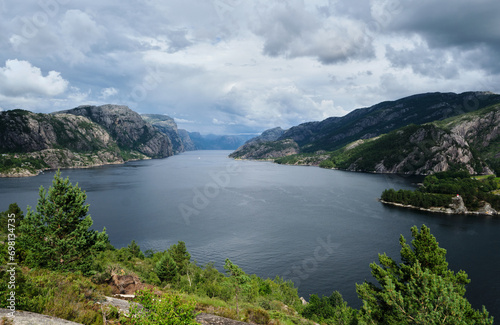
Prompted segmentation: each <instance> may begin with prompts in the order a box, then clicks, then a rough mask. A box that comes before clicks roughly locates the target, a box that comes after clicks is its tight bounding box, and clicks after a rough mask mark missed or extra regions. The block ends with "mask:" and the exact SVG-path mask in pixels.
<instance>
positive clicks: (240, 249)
mask: <svg viewBox="0 0 500 325" xmlns="http://www.w3.org/2000/svg"><path fill="white" fill-rule="evenodd" d="M229 153H230V152H229V151H195V152H188V153H184V154H181V155H178V156H174V157H170V158H168V159H162V160H149V161H139V162H131V163H127V164H125V165H120V166H107V167H101V168H92V169H79V170H63V171H62V175H63V177H66V176H69V178H70V180H71V181H72V182H73V183H76V182H78V183H79V186H80V187H82V188H83V189H84V190H86V192H87V195H88V198H87V203H90V214H91V216H92V218H93V220H94V228H95V229H98V230H102V228H103V227H106V229H107V232H108V234H109V236H110V239H111V242H112V244H113V245H115V246H116V247H122V246H126V245H127V244H129V243H130V242H131V241H132V240H133V239H134V240H136V241H137V242H138V243H139V245H140V246H141V248H142V249H143V250H145V249H150V248H151V249H155V250H165V249H167V248H168V247H169V246H170V245H171V244H174V243H177V241H179V240H182V241H184V242H186V245H187V247H188V250H189V251H190V253H191V255H192V258H193V259H195V260H196V261H198V263H199V264H205V263H207V262H214V263H215V266H216V267H217V268H218V269H219V270H222V266H223V264H224V260H225V259H226V258H229V259H231V260H232V261H233V263H235V264H237V265H239V266H240V267H242V268H243V269H244V270H245V271H246V272H247V273H250V274H252V273H255V274H257V275H259V276H261V277H270V278H274V277H275V276H277V275H279V276H283V277H285V278H286V279H292V280H293V281H294V282H295V283H296V285H297V286H298V288H299V294H300V295H302V296H304V297H305V298H306V299H308V296H309V294H312V293H316V294H319V295H330V294H331V293H332V291H333V290H338V291H340V292H341V293H342V295H343V296H344V298H345V299H346V300H347V301H348V302H349V304H350V305H351V306H353V307H356V308H358V307H359V306H360V305H361V302H360V300H359V299H358V298H357V296H356V292H355V283H361V282H363V281H364V280H365V279H367V280H370V281H371V280H372V277H371V274H370V268H369V264H370V263H371V262H373V261H376V260H377V257H378V255H377V254H378V253H384V252H385V253H387V254H388V255H389V256H391V257H393V258H398V257H399V249H400V246H399V236H400V234H403V235H404V236H405V237H406V238H407V240H409V239H411V232H410V228H411V227H412V226H413V225H417V226H418V227H420V226H421V225H422V224H426V225H427V226H429V227H430V228H431V231H432V233H433V234H434V235H435V236H436V237H437V239H438V241H439V243H440V246H441V247H444V248H446V249H447V250H448V255H447V256H448V262H449V264H450V265H449V266H450V268H451V269H453V270H456V271H458V270H460V269H463V270H465V271H466V272H467V273H468V274H469V278H470V279H472V282H471V284H470V285H469V286H468V290H467V297H468V298H469V300H470V301H471V303H472V304H473V306H474V307H475V308H480V306H481V305H482V304H484V305H486V308H487V309H488V310H489V311H490V313H491V314H492V315H493V316H497V318H499V317H500V281H499V280H498V275H499V274H500V249H499V248H500V236H499V234H500V219H499V218H487V217H466V216H444V215H433V214H426V213H420V212H414V211H409V210H404V209H399V208H392V207H386V206H384V205H382V204H380V203H379V202H378V201H377V197H379V196H380V193H381V192H382V191H383V190H384V189H386V188H389V187H392V188H396V189H399V188H414V187H415V181H416V180H415V179H408V178H404V177H400V176H387V175H371V174H361V173H349V172H342V171H332V170H324V169H320V168H314V167H296V166H281V165H276V164H272V163H266V162H254V161H234V160H232V159H229V158H227V155H228V154H229ZM53 175H54V173H53V172H46V173H45V174H43V175H39V176H37V177H32V178H22V179H0V209H1V210H2V211H4V210H6V209H7V207H8V205H9V203H12V202H17V203H18V204H19V206H20V207H21V208H22V209H23V210H24V211H26V206H27V205H30V206H32V207H35V206H36V201H37V198H38V188H39V186H40V185H43V186H44V187H45V188H48V187H49V186H50V185H51V182H52V178H53Z"/></svg>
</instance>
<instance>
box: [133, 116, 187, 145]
mask: <svg viewBox="0 0 500 325" xmlns="http://www.w3.org/2000/svg"><path fill="white" fill-rule="evenodd" d="M141 117H142V118H143V119H144V120H145V121H146V122H148V123H150V124H151V125H153V126H154V127H155V128H157V129H158V130H159V131H160V132H162V133H164V134H166V135H167V136H168V138H169V139H170V142H171V143H172V149H173V151H174V153H175V154H178V153H181V152H184V151H186V149H185V148H184V142H183V141H182V138H181V136H180V135H179V130H178V129H177V123H175V121H174V119H173V118H171V117H169V116H167V115H161V114H142V115H141Z"/></svg>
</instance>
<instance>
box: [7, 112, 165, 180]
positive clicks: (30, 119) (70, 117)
mask: <svg viewBox="0 0 500 325" xmlns="http://www.w3.org/2000/svg"><path fill="white" fill-rule="evenodd" d="M0 154H1V155H0V176H11V177H17V176H30V175H36V174H38V172H39V171H40V170H44V169H48V168H51V169H55V168H82V167H92V166H100V165H105V164H118V163H123V162H124V161H126V160H130V159H147V158H162V157H168V156H170V155H172V154H173V151H172V145H171V143H170V140H169V138H168V137H167V136H166V135H165V134H162V133H160V132H159V131H157V130H156V129H155V128H154V127H153V126H152V125H151V124H149V123H146V122H145V121H143V120H142V118H141V117H140V116H139V115H138V114H137V113H135V112H133V111H132V110H130V109H129V108H128V107H125V106H116V105H104V106H99V107H96V106H81V107H78V108H75V109H72V110H68V111H64V112H56V113H53V114H36V113H32V112H29V111H24V110H12V111H5V112H0Z"/></svg>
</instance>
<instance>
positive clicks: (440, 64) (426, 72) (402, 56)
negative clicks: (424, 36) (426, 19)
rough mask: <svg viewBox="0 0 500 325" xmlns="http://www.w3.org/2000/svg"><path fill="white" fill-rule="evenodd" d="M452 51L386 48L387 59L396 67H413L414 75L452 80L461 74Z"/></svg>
mask: <svg viewBox="0 0 500 325" xmlns="http://www.w3.org/2000/svg"><path fill="white" fill-rule="evenodd" d="M453 55H454V54H453V53H452V51H444V50H442V51H439V50H435V51H430V50H429V49H428V48H427V47H426V46H420V47H417V48H415V49H412V50H395V49H394V48H393V47H391V46H390V45H387V46H386V57H387V59H388V60H389V61H390V62H391V63H392V65H393V66H394V67H397V68H405V67H411V69H412V70H413V72H414V73H417V74H421V75H423V76H427V77H432V78H444V79H451V78H456V77H457V76H458V74H459V72H458V68H459V67H458V66H457V62H456V61H455V60H453V59H452V57H453Z"/></svg>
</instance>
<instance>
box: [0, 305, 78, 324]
mask: <svg viewBox="0 0 500 325" xmlns="http://www.w3.org/2000/svg"><path fill="white" fill-rule="evenodd" d="M9 313H10V310H8V309H0V319H2V318H3V317H5V318H7V319H12V320H13V324H14V325H82V324H80V323H75V322H70V321H68V320H65V319H61V318H57V317H52V316H47V315H42V314H37V313H32V312H28V311H16V312H15V314H14V317H12V318H10V317H7V315H9ZM7 324H8V323H7Z"/></svg>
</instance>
